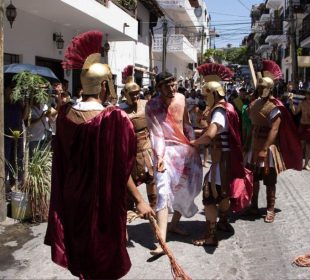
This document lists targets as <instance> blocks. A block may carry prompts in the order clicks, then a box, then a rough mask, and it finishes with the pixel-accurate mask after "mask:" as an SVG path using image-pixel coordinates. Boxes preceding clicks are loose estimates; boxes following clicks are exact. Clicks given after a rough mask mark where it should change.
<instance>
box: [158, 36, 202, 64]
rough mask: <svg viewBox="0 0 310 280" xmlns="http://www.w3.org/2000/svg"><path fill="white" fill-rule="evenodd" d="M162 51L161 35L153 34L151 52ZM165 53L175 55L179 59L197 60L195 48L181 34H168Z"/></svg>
mask: <svg viewBox="0 0 310 280" xmlns="http://www.w3.org/2000/svg"><path fill="white" fill-rule="evenodd" d="M162 51H163V35H160V34H155V36H154V43H153V52H154V53H155V54H156V53H157V54H158V53H162ZM167 53H169V54H172V55H175V56H177V57H178V58H179V59H181V60H185V61H188V62H197V49H196V48H195V47H194V46H193V45H192V44H191V43H190V42H189V41H188V40H187V38H186V37H185V36H184V35H182V34H178V35H170V36H169V37H168V42H167Z"/></svg>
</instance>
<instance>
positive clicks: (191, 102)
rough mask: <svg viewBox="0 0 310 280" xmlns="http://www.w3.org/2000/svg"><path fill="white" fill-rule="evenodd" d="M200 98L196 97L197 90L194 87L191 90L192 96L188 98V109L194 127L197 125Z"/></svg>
mask: <svg viewBox="0 0 310 280" xmlns="http://www.w3.org/2000/svg"><path fill="white" fill-rule="evenodd" d="M198 102H199V99H198V98H196V91H195V90H194V89H192V90H191V92H190V97H189V98H187V99H186V105H187V110H188V113H189V117H190V121H191V124H192V126H193V127H196V125H197V124H196V119H197V113H196V107H197V105H198Z"/></svg>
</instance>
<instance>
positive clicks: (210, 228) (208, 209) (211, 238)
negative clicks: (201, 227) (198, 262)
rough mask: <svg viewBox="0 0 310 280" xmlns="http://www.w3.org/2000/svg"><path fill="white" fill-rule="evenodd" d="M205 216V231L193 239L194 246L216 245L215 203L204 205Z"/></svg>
mask: <svg viewBox="0 0 310 280" xmlns="http://www.w3.org/2000/svg"><path fill="white" fill-rule="evenodd" d="M205 216H206V226H207V228H206V232H205V234H204V236H203V237H202V238H200V239H197V240H194V241H193V244H194V245H196V246H203V245H209V246H217V244H218V241H217V239H216V236H215V232H216V220H217V207H216V205H215V204H210V205H205Z"/></svg>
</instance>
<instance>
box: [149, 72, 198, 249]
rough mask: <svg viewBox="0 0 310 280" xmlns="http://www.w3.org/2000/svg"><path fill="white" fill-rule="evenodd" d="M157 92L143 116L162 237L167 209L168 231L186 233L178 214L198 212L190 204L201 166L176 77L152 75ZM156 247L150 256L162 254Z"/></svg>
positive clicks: (167, 74) (195, 207) (194, 193)
mask: <svg viewBox="0 0 310 280" xmlns="http://www.w3.org/2000/svg"><path fill="white" fill-rule="evenodd" d="M156 87H157V90H158V91H159V92H160V95H159V96H157V97H155V98H153V99H151V100H150V101H149V102H148V104H147V105H146V118H147V122H148V128H149V131H150V136H151V142H152V148H153V151H154V158H155V173H154V178H155V182H156V187H157V196H158V199H157V205H156V212H157V218H158V224H159V227H160V230H161V235H162V238H163V239H164V240H166V230H167V223H168V211H169V210H171V211H174V215H173V218H172V221H171V225H170V227H169V230H170V231H172V232H174V233H177V234H181V235H186V232H184V230H182V229H181V228H180V227H179V225H178V223H179V220H180V218H181V216H185V217H187V218H189V217H192V216H193V215H195V214H196V212H197V211H198V208H197V206H196V205H195V203H194V199H195V197H196V196H197V195H198V194H199V192H200V190H201V183H202V166H201V160H200V156H199V153H198V151H197V150H196V149H195V148H194V147H192V146H191V145H190V140H193V139H194V137H195V136H194V130H193V128H192V127H191V125H190V124H189V121H188V112H187V109H186V101H185V97H184V95H182V94H180V93H178V92H176V80H175V78H174V76H173V75H172V74H170V73H168V72H163V73H160V74H158V75H157V76H156ZM162 253H163V250H162V249H161V248H160V247H157V249H155V250H154V251H152V252H151V254H153V255H158V254H162Z"/></svg>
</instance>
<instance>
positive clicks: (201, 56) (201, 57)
mask: <svg viewBox="0 0 310 280" xmlns="http://www.w3.org/2000/svg"><path fill="white" fill-rule="evenodd" d="M204 38H205V27H204V26H202V32H201V54H200V64H202V63H203V45H204Z"/></svg>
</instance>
